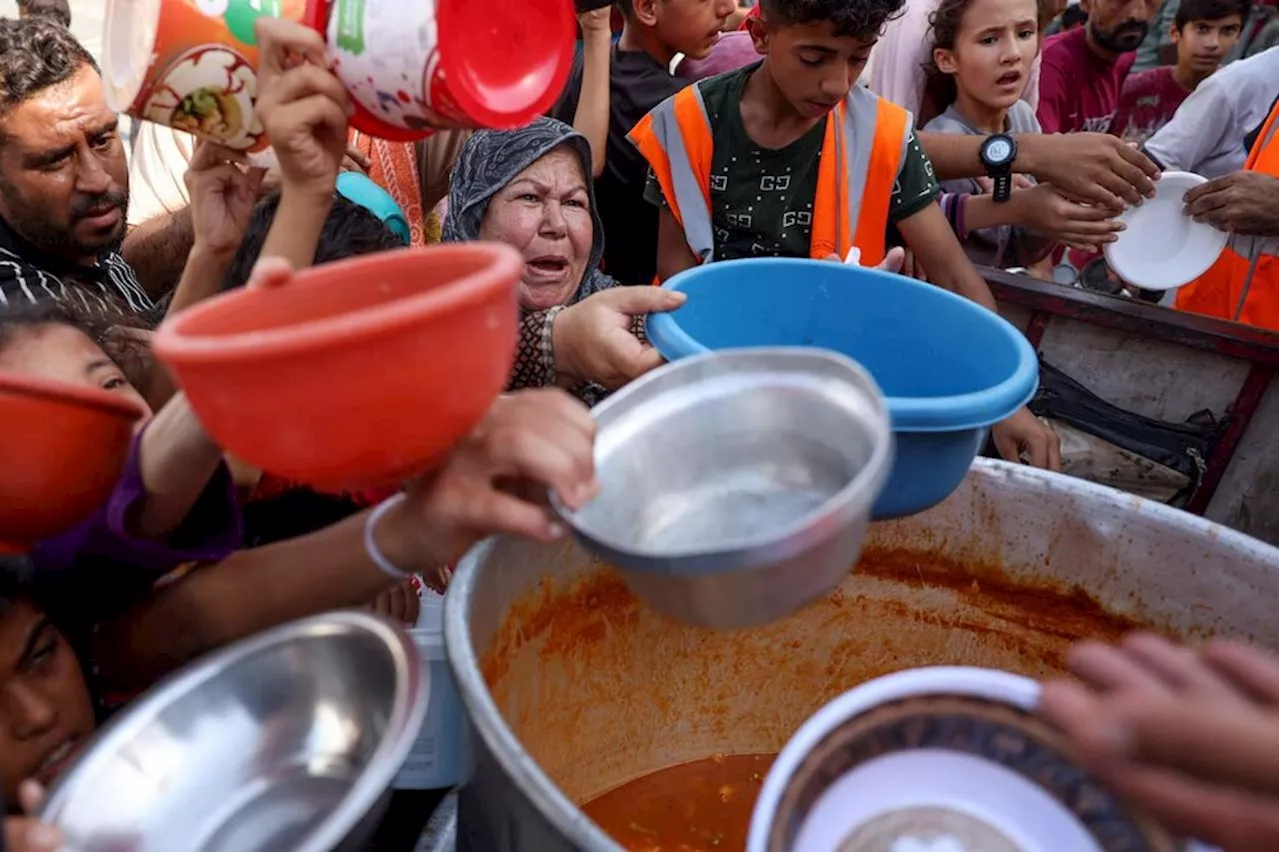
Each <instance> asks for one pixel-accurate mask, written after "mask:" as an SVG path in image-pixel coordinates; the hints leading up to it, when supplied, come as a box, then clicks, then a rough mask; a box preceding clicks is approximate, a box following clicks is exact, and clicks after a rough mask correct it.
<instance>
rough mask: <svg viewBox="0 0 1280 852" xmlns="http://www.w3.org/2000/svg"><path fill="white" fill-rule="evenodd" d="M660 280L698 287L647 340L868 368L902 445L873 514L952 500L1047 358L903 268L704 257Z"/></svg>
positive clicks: (687, 351)
mask: <svg viewBox="0 0 1280 852" xmlns="http://www.w3.org/2000/svg"><path fill="white" fill-rule="evenodd" d="M663 286H665V287H667V288H669V289H673V290H681V291H683V292H685V293H687V294H688V297H689V298H688V301H687V302H685V304H684V305H683V306H682V307H681V308H680V309H679V310H677V311H674V312H672V313H670V314H653V315H651V316H650V317H649V319H648V323H647V332H648V335H649V339H650V341H652V343H653V345H654V346H656V347H657V349H658V351H659V352H661V353H662V354H663V356H664V357H666V358H667V359H668V360H674V359H677V358H684V357H686V356H689V355H693V354H696V353H699V352H705V351H707V350H713V349H727V348H736V347H742V346H818V347H822V348H825V349H831V350H834V351H836V352H839V353H841V354H843V355H847V356H848V357H850V358H852V359H854V360H855V361H857V362H859V363H860V364H862V365H863V366H864V367H866V369H867V370H868V371H869V372H870V373H871V375H872V376H873V377H874V378H875V380H876V383H877V384H879V385H880V388H881V390H882V391H883V392H884V394H885V397H886V398H887V399H888V404H889V415H890V420H891V422H892V424H893V432H894V437H895V439H896V446H897V452H896V456H895V459H894V464H893V469H892V471H891V472H890V474H889V482H888V484H887V485H886V486H885V488H884V491H882V492H881V494H880V498H879V499H878V500H877V501H876V504H875V507H874V508H873V510H872V517H873V518H875V519H876V520H886V519H889V518H898V517H903V516H905V515H910V514H914V513H915V512H919V511H922V510H924V509H927V508H929V507H930V506H933V505H934V504H936V503H938V502H940V501H942V500H943V499H945V498H946V497H947V495H949V494H950V493H951V492H952V491H953V490H955V488H956V486H957V485H959V484H960V481H961V480H962V479H963V478H964V475H965V472H966V471H968V469H969V465H970V464H971V463H972V462H973V459H974V457H975V456H976V455H977V454H978V451H979V450H980V449H981V448H982V445H983V443H984V441H985V438H986V432H987V429H988V428H989V427H990V426H991V424H993V423H997V422H999V421H1000V420H1003V419H1004V418H1006V417H1008V416H1009V415H1010V414H1012V413H1013V412H1015V411H1017V410H1018V408H1019V407H1021V406H1022V405H1024V404H1026V402H1027V400H1029V399H1030V398H1031V396H1032V394H1034V393H1035V389H1036V383H1037V380H1038V376H1039V365H1038V362H1037V360H1036V354H1035V350H1034V349H1032V347H1031V345H1030V344H1029V343H1028V342H1027V340H1026V338H1025V337H1023V335H1022V333H1021V332H1019V331H1018V330H1017V329H1016V328H1014V327H1013V326H1012V325H1010V324H1009V323H1008V322H1006V321H1005V320H1003V319H1002V318H1000V317H999V316H997V315H996V314H994V313H992V312H991V311H988V310H987V309H985V308H983V307H982V306H981V305H977V304H975V303H973V302H970V301H969V300H968V299H965V298H963V297H961V296H957V295H956V294H954V293H951V292H949V291H946V290H943V289H941V288H939V287H935V286H933V285H931V284H925V283H922V282H919V281H916V280H914V279H911V278H905V277H903V276H901V275H892V274H889V273H887V272H880V271H878V270H874V269H865V268H862V267H856V266H846V265H844V264H838V263H832V262H829V261H818V260H802V259H793V258H763V259H754V260H740V261H727V262H723V263H713V264H708V265H706V266H700V267H696V268H694V269H690V270H688V271H686V272H683V273H681V274H680V275H677V276H674V277H673V278H671V279H670V280H669V281H668V282H667V283H666V284H665V285H663Z"/></svg>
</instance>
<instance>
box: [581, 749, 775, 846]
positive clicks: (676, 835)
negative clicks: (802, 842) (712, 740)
mask: <svg viewBox="0 0 1280 852" xmlns="http://www.w3.org/2000/svg"><path fill="white" fill-rule="evenodd" d="M774 757H776V755H772V754H735V755H715V756H714V757H708V758H705V759H703V760H695V761H693V762H692V763H684V764H681V765H679V766H669V767H667V768H666V769H661V770H659V771H657V772H653V773H651V774H649V775H645V776H644V777H643V778H637V779H636V780H634V781H632V782H630V783H628V784H623V785H622V786H621V787H618V788H617V789H614V790H611V791H609V792H608V793H605V794H604V795H603V796H599V797H597V798H595V799H592V800H591V801H590V802H587V804H585V805H583V807H582V810H583V812H584V813H586V815H587V816H589V817H591V819H592V820H594V821H595V823H596V825H598V826H600V827H601V828H603V829H604V830H605V832H607V833H608V834H609V836H610V837H612V838H613V839H614V840H616V841H618V843H619V844H621V845H622V847H623V848H624V849H626V850H628V852H712V850H739V849H745V848H746V846H747V829H748V828H749V827H750V825H751V809H752V808H754V807H755V804H756V797H757V796H759V795H760V786H761V785H762V784H763V783H764V776H765V775H766V774H768V772H769V766H770V765H771V764H772V763H773V759H774Z"/></svg>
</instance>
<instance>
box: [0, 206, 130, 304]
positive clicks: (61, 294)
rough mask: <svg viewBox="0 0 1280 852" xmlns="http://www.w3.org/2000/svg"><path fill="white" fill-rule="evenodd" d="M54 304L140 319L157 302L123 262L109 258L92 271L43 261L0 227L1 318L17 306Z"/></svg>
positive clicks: (115, 256) (114, 256)
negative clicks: (133, 316) (46, 302)
mask: <svg viewBox="0 0 1280 852" xmlns="http://www.w3.org/2000/svg"><path fill="white" fill-rule="evenodd" d="M47 300H53V301H57V302H61V303H62V304H65V305H66V306H67V307H68V308H70V309H71V310H73V311H79V312H81V313H87V314H90V315H93V314H97V315H100V316H102V315H107V316H109V315H113V314H119V313H125V314H140V313H144V312H146V311H149V310H152V309H154V308H155V302H154V300H152V298H151V297H150V296H149V295H147V291H146V290H144V289H142V285H141V284H140V283H139V282H138V276H137V274H136V273H135V272H134V271H133V267H131V266H130V265H129V264H128V263H127V262H126V261H125V259H124V258H122V257H121V256H120V255H119V254H117V253H116V252H107V253H105V254H103V255H102V256H101V257H99V258H98V262H97V263H95V264H94V265H93V266H86V267H80V266H69V265H67V264H65V263H57V262H56V261H54V260H52V259H50V258H45V257H44V256H43V255H41V254H40V253H39V252H37V251H35V250H33V249H31V248H29V247H28V246H26V244H25V243H24V242H23V241H21V240H20V239H18V238H17V236H16V235H15V234H13V233H12V231H10V229H9V228H8V227H6V226H5V225H4V223H3V222H0V316H3V314H4V312H5V311H7V310H10V309H12V308H14V307H17V306H19V305H30V304H36V303H39V302H43V301H47Z"/></svg>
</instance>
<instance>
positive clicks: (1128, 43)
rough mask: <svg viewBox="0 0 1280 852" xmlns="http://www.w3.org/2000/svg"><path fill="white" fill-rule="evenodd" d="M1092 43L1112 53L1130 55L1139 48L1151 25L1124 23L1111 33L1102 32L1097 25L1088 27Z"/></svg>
mask: <svg viewBox="0 0 1280 852" xmlns="http://www.w3.org/2000/svg"><path fill="white" fill-rule="evenodd" d="M1089 29H1090V31H1091V34H1092V35H1093V43H1094V44H1096V45H1097V46H1098V47H1100V48H1102V49H1103V50H1109V51H1111V52H1112V53H1132V52H1133V51H1135V50H1137V49H1138V47H1139V46H1141V44H1142V42H1143V40H1144V39H1146V37H1147V32H1148V31H1149V30H1150V29H1151V25H1150V24H1148V23H1147V22H1146V21H1125V22H1124V23H1123V24H1120V25H1119V26H1117V27H1116V28H1115V29H1113V30H1112V31H1111V32H1109V33H1108V32H1103V31H1102V30H1101V29H1100V28H1099V27H1098V25H1097V24H1093V23H1091V24H1090V25H1089Z"/></svg>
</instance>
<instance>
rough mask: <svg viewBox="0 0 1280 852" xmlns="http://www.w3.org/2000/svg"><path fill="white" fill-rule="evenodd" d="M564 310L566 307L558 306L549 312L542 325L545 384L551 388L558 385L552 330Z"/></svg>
mask: <svg viewBox="0 0 1280 852" xmlns="http://www.w3.org/2000/svg"><path fill="white" fill-rule="evenodd" d="M563 310H564V305H556V306H555V307H554V308H550V309H549V310H548V311H547V319H546V321H545V322H543V324H542V336H541V338H540V339H539V340H538V348H539V354H540V355H541V356H542V369H543V371H544V373H543V384H544V385H546V386H548V387H549V386H551V385H554V384H555V383H556V352H555V347H554V345H553V344H552V336H551V328H552V326H553V325H554V324H555V321H556V317H558V316H560V312H561V311H563Z"/></svg>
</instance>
